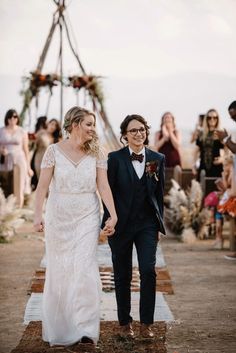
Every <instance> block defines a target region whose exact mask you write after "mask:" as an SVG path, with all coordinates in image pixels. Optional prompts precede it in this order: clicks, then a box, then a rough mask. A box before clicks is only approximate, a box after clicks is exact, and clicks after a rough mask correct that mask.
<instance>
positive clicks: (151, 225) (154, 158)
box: [103, 114, 165, 338]
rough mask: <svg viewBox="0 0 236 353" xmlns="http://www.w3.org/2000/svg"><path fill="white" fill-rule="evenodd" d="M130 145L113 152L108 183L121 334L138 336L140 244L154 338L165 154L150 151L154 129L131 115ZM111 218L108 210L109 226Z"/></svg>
mask: <svg viewBox="0 0 236 353" xmlns="http://www.w3.org/2000/svg"><path fill="white" fill-rule="evenodd" d="M120 130H121V142H122V143H123V144H125V145H126V146H125V147H124V148H122V149H120V150H118V151H115V152H111V153H110V154H109V158H108V180H109V184H110V187H111V190H112V194H113V198H114V202H115V207H116V211H117V216H118V222H117V226H116V230H115V234H114V235H113V236H112V237H109V245H110V248H111V251H112V262H113V268H114V280H115V291H116V301H117V307H118V320H119V324H120V334H121V335H123V336H127V337H134V331H133V328H132V320H133V319H132V316H131V314H130V310H131V289H130V286H131V279H132V251H133V245H135V247H136V250H137V254H138V262H139V273H140V280H141V285H140V323H141V325H140V335H141V336H142V337H144V338H153V336H154V334H153V331H152V324H153V316H154V308H155V298H156V272H155V263H156V249H157V243H158V239H159V232H162V233H164V232H165V230H164V226H163V190H164V160H165V157H164V155H163V154H160V153H157V152H154V151H152V150H150V149H148V148H147V147H146V146H147V145H148V142H149V141H148V136H149V126H148V124H147V122H146V120H145V119H144V118H143V117H142V116H140V115H135V114H134V115H128V116H127V117H126V118H125V119H124V120H123V122H122V123H121V125H120ZM108 219H109V211H108V210H107V209H106V208H105V212H104V218H103V224H105V222H106V221H107V220H108Z"/></svg>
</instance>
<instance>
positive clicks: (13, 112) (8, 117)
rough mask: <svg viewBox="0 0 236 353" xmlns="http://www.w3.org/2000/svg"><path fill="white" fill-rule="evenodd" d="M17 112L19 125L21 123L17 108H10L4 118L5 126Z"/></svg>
mask: <svg viewBox="0 0 236 353" xmlns="http://www.w3.org/2000/svg"><path fill="white" fill-rule="evenodd" d="M14 114H16V115H17V125H19V124H20V118H19V115H18V114H17V111H16V110H15V109H9V110H8V111H7V112H6V115H5V119H4V124H5V126H7V125H8V120H9V119H11V117H12V116H13V115H14Z"/></svg>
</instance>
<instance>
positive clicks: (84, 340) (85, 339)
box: [80, 336, 94, 344]
mask: <svg viewBox="0 0 236 353" xmlns="http://www.w3.org/2000/svg"><path fill="white" fill-rule="evenodd" d="M80 343H85V344H94V342H93V340H92V338H89V337H87V336H83V337H82V338H81V340H80Z"/></svg>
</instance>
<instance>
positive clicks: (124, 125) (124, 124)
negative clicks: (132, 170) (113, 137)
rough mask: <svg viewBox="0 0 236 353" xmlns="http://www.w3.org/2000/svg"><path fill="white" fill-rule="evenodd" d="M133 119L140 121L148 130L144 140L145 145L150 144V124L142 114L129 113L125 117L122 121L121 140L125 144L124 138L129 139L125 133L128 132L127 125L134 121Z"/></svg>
mask: <svg viewBox="0 0 236 353" xmlns="http://www.w3.org/2000/svg"><path fill="white" fill-rule="evenodd" d="M132 120H137V121H139V122H140V123H141V124H143V125H144V127H145V130H146V139H145V141H144V145H148V144H149V139H148V136H149V134H150V131H149V130H150V126H149V125H148V123H147V121H146V120H145V119H144V118H143V117H142V116H141V115H138V114H131V115H127V116H126V117H125V119H124V120H123V121H122V123H121V124H120V134H121V137H120V142H121V143H122V144H123V145H124V143H123V141H122V139H124V140H126V141H127V138H126V137H124V135H125V134H126V132H127V126H128V125H129V123H130V122H131V121H132Z"/></svg>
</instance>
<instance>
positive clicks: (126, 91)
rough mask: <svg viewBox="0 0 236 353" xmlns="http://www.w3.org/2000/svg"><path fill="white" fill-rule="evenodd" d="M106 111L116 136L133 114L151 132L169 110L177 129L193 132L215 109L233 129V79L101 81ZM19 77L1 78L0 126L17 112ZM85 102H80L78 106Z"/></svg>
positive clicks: (55, 112) (70, 96)
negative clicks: (11, 110)
mask: <svg viewBox="0 0 236 353" xmlns="http://www.w3.org/2000/svg"><path fill="white" fill-rule="evenodd" d="M102 84H103V88H104V93H105V107H106V109H107V113H108V116H109V119H110V121H111V123H112V125H113V127H114V130H115V131H116V133H119V124H120V122H121V120H122V119H123V118H124V117H125V116H126V115H127V114H132V113H139V114H142V115H144V116H145V117H146V118H147V120H148V121H149V123H150V124H151V126H152V128H153V131H154V130H156V129H158V128H159V125H160V117H161V115H162V114H163V113H164V112H165V111H168V110H170V111H171V112H173V114H174V115H175V117H176V121H177V127H178V128H180V129H188V130H189V129H193V127H194V125H195V122H196V119H197V115H198V114H199V113H205V112H206V110H208V109H209V108H212V107H215V108H216V109H217V110H218V111H219V113H220V116H221V118H222V124H223V125H224V126H225V127H227V128H229V129H233V128H234V127H235V126H234V123H233V122H231V121H230V119H229V118H228V113H227V107H228V105H229V103H230V102H231V101H233V100H235V99H236V78H235V77H233V78H231V77H228V76H224V75H213V74H206V73H183V74H176V75H170V76H163V77H159V78H153V79H152V78H151V79H150V78H147V79H131V78H128V79H126V78H115V77H109V78H104V79H103V81H102ZM21 88H22V84H21V77H20V76H19V77H17V76H10V75H7V76H6V75H0V97H1V98H0V102H1V104H0V125H2V124H3V118H4V115H5V112H6V110H7V109H9V108H10V107H15V108H16V109H17V110H18V111H20V109H21V106H22V103H21V102H22V98H21V97H20V96H19V91H20V89H21ZM40 102H41V107H40V110H39V114H44V113H45V106H46V97H44V98H42V99H41V100H40ZM83 103H84V101H83V99H81V101H80V104H81V105H83ZM75 104H76V99H75V94H74V93H73V91H72V89H68V90H65V110H67V109H68V108H69V107H71V106H72V105H75ZM58 116H59V95H58V92H57V94H55V96H54V97H53V99H52V102H51V107H50V113H49V117H58Z"/></svg>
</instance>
